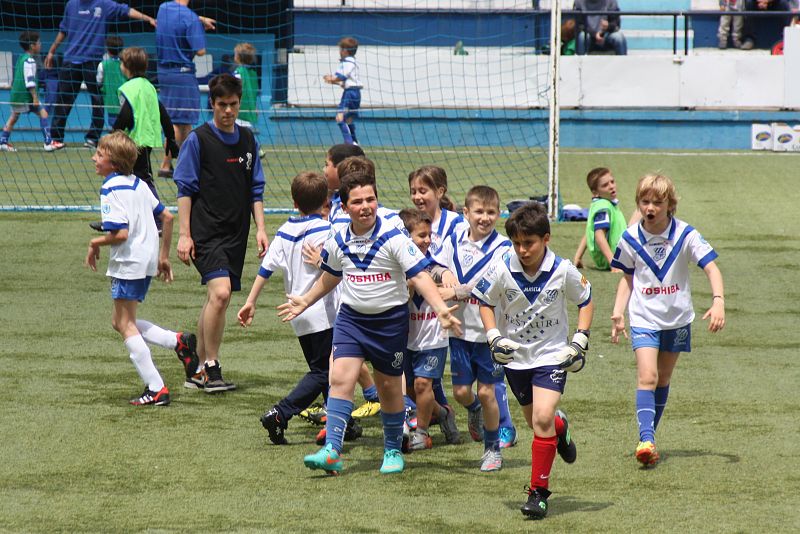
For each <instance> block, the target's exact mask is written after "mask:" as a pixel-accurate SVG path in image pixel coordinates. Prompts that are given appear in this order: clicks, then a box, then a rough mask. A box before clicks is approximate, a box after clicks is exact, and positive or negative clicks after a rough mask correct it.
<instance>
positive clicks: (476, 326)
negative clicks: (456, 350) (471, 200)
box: [433, 227, 511, 342]
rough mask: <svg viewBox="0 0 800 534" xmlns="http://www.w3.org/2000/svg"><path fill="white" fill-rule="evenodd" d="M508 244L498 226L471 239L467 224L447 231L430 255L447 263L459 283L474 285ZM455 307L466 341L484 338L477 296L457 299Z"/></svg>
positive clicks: (476, 340) (505, 250)
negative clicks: (480, 236) (437, 249)
mask: <svg viewBox="0 0 800 534" xmlns="http://www.w3.org/2000/svg"><path fill="white" fill-rule="evenodd" d="M510 248H511V241H509V240H508V239H507V238H506V237H505V236H503V235H500V234H499V233H498V232H497V230H492V233H491V234H489V235H488V236H486V237H485V238H484V239H482V240H481V241H477V242H475V241H470V239H469V227H467V228H465V229H463V230H458V231H455V232H453V233H451V234H450V237H449V238H447V239H445V240H444V243H443V244H442V248H441V250H440V251H439V254H436V255H435V256H433V259H434V260H435V261H436V263H438V264H439V265H442V266H444V267H447V268H448V269H449V270H450V272H452V273H453V274H455V275H456V277H457V278H458V283H459V284H467V285H469V286H472V287H474V286H475V284H477V283H478V280H480V279H481V277H482V276H483V274H484V273H485V272H486V271H487V270H488V269H489V266H490V265H491V263H492V262H493V261H494V260H495V259H497V258H500V257H502V256H503V254H505V253H506V252H508V250H509V249H510ZM457 303H458V309H457V310H456V311H455V313H454V315H455V316H456V317H457V318H458V319H459V320H461V330H462V332H463V333H462V335H461V337H460V339H463V340H465V341H473V342H480V341H484V342H485V341H486V331H485V330H484V329H483V321H481V315H480V307H479V302H478V299H476V298H475V297H473V296H470V297H468V298H467V299H464V300H458V301H457Z"/></svg>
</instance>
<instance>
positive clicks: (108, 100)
mask: <svg viewBox="0 0 800 534" xmlns="http://www.w3.org/2000/svg"><path fill="white" fill-rule="evenodd" d="M120 51H122V37H120V36H119V35H109V36H108V37H106V54H107V55H108V58H106V59H104V60H103V61H101V62H100V63H99V64H98V65H97V85H99V86H100V87H101V91H102V92H103V107H105V109H106V116H107V117H108V125H109V126H110V127H113V126H114V122H115V121H116V120H117V115H119V88H120V87H122V84H123V83H125V81H126V76H125V75H124V74H123V73H122V69H121V66H122V64H121V62H120V60H119V53H120Z"/></svg>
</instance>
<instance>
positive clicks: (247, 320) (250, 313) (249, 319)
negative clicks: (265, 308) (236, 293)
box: [236, 275, 267, 328]
mask: <svg viewBox="0 0 800 534" xmlns="http://www.w3.org/2000/svg"><path fill="white" fill-rule="evenodd" d="M266 283H267V278H264V277H263V276H261V275H256V279H255V281H254V282H253V287H252V288H250V294H249V295H247V302H245V303H244V306H242V307H241V309H240V310H239V313H237V314H236V317H238V318H239V324H240V325H242V326H243V327H245V328H247V327H248V326H250V325H251V324H252V323H253V317H255V315H256V302H257V301H258V296H259V295H260V294H261V290H262V289H264V284H266Z"/></svg>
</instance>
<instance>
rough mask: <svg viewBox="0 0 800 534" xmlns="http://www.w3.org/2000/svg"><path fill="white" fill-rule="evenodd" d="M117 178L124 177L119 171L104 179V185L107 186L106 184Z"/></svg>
mask: <svg viewBox="0 0 800 534" xmlns="http://www.w3.org/2000/svg"><path fill="white" fill-rule="evenodd" d="M117 176H122V175H121V174H120V173H118V172H117V171H112V172H111V174H109V175H108V176H106V177H105V178H103V185H105V184H106V182H108V181H109V180H111V179H112V178H116V177H117Z"/></svg>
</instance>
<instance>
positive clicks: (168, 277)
mask: <svg viewBox="0 0 800 534" xmlns="http://www.w3.org/2000/svg"><path fill="white" fill-rule="evenodd" d="M156 277H157V278H158V279H160V280H162V281H164V282H166V283H168V284H169V283H170V282H172V281H173V280H174V279H175V278H174V277H173V275H172V264H171V263H170V262H169V259H167V258H161V259H159V260H158V274H156Z"/></svg>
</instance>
